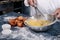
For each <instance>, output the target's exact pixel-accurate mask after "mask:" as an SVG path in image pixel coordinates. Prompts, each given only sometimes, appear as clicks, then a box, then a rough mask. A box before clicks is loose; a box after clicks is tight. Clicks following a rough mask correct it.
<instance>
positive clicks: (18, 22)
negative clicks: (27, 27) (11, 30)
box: [9, 16, 27, 27]
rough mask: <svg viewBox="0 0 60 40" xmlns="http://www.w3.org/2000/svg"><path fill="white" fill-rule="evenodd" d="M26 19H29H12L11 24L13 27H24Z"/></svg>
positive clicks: (21, 17)
mask: <svg viewBox="0 0 60 40" xmlns="http://www.w3.org/2000/svg"><path fill="white" fill-rule="evenodd" d="M26 19H27V17H23V16H19V17H17V18H15V19H10V20H9V24H10V25H12V26H18V27H23V25H24V22H25V20H26Z"/></svg>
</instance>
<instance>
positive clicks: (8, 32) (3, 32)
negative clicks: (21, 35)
mask: <svg viewBox="0 0 60 40" xmlns="http://www.w3.org/2000/svg"><path fill="white" fill-rule="evenodd" d="M1 33H2V34H3V35H9V34H11V33H12V31H11V30H9V29H6V30H3V31H2V32H1Z"/></svg>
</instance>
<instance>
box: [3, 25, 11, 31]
mask: <svg viewBox="0 0 60 40" xmlns="http://www.w3.org/2000/svg"><path fill="white" fill-rule="evenodd" d="M2 29H3V30H5V29H11V25H10V24H3V25H2Z"/></svg>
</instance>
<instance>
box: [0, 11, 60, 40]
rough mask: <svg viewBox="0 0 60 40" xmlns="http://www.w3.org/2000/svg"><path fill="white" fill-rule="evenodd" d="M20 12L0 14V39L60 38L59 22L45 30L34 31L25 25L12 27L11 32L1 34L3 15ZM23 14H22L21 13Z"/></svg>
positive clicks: (46, 39) (59, 39) (38, 39)
mask: <svg viewBox="0 0 60 40" xmlns="http://www.w3.org/2000/svg"><path fill="white" fill-rule="evenodd" d="M20 15H22V14H17V13H15V12H11V13H8V14H6V15H2V16H0V39H1V40H4V39H6V40H12V39H14V40H60V36H59V35H60V23H59V22H57V23H56V24H54V25H53V27H52V28H51V29H49V30H48V31H46V32H34V31H32V30H30V29H29V28H27V27H23V28H12V29H11V30H12V33H11V34H10V35H2V34H1V31H2V29H1V26H2V24H5V22H4V17H8V16H20ZM22 16H24V15H22Z"/></svg>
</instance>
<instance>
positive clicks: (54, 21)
mask: <svg viewBox="0 0 60 40" xmlns="http://www.w3.org/2000/svg"><path fill="white" fill-rule="evenodd" d="M30 19H32V17H29V18H28V19H27V20H26V21H25V22H24V24H25V25H26V26H28V27H29V28H30V29H32V30H35V31H46V30H48V29H50V28H51V27H52V26H53V25H54V24H55V23H56V22H57V20H56V17H54V16H52V15H49V16H48V19H49V21H51V23H49V24H48V25H46V26H41V27H40V26H31V25H29V24H28V23H27V21H29V20H30ZM44 20H45V19H44Z"/></svg>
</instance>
